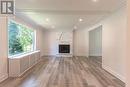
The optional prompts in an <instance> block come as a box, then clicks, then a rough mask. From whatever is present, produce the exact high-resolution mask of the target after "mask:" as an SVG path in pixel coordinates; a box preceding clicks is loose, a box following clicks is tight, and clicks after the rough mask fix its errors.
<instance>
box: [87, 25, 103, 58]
mask: <svg viewBox="0 0 130 87" xmlns="http://www.w3.org/2000/svg"><path fill="white" fill-rule="evenodd" d="M89 56H102V26H99V27H97V28H95V29H94V30H90V31H89Z"/></svg>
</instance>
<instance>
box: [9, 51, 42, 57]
mask: <svg viewBox="0 0 130 87" xmlns="http://www.w3.org/2000/svg"><path fill="white" fill-rule="evenodd" d="M37 52H40V50H36V51H32V52H29V53H23V54H18V55H13V56H9V57H8V58H9V59H20V58H23V57H26V56H29V55H31V54H34V53H37Z"/></svg>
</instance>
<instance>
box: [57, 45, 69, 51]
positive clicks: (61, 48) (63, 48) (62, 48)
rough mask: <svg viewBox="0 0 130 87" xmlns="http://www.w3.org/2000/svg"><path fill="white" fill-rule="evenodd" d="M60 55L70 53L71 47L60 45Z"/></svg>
mask: <svg viewBox="0 0 130 87" xmlns="http://www.w3.org/2000/svg"><path fill="white" fill-rule="evenodd" d="M59 53H70V45H67V44H60V45H59Z"/></svg>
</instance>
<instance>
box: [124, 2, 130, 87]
mask: <svg viewBox="0 0 130 87" xmlns="http://www.w3.org/2000/svg"><path fill="white" fill-rule="evenodd" d="M127 1H128V2H127V44H126V48H127V49H126V50H127V56H126V58H125V59H126V87H130V0H127Z"/></svg>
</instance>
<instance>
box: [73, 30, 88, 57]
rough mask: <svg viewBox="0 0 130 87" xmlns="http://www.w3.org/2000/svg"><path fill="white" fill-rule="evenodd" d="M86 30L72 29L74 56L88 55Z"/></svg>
mask: <svg viewBox="0 0 130 87" xmlns="http://www.w3.org/2000/svg"><path fill="white" fill-rule="evenodd" d="M88 53H89V52H88V31H87V30H75V31H74V56H88Z"/></svg>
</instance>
